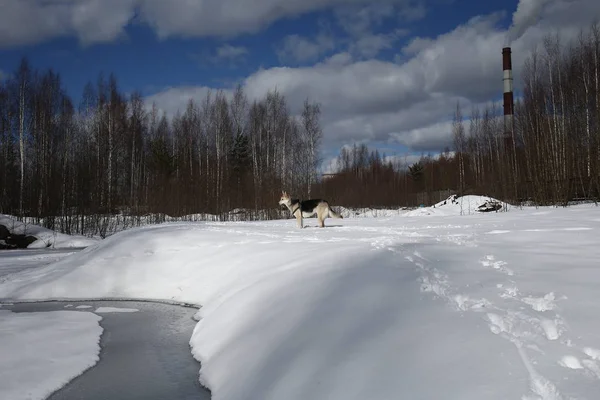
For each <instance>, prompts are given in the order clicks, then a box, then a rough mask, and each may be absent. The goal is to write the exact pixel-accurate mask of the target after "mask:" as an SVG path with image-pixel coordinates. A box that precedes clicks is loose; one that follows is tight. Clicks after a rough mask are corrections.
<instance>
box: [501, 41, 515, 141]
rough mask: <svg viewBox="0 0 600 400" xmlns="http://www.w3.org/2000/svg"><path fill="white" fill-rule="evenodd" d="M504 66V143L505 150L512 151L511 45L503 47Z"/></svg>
mask: <svg viewBox="0 0 600 400" xmlns="http://www.w3.org/2000/svg"><path fill="white" fill-rule="evenodd" d="M502 68H503V70H504V78H503V81H504V145H505V150H506V151H510V150H511V149H512V148H513V140H514V136H513V131H514V125H513V112H514V98H513V73H512V57H511V50H510V47H505V48H503V49H502Z"/></svg>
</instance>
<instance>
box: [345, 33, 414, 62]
mask: <svg viewBox="0 0 600 400" xmlns="http://www.w3.org/2000/svg"><path fill="white" fill-rule="evenodd" d="M406 35H408V31H407V30H404V29H397V30H395V31H393V32H390V33H380V34H372V33H366V34H364V35H362V36H360V37H359V38H357V39H356V41H355V42H354V43H352V44H351V45H350V52H352V53H356V54H357V55H358V56H359V57H364V58H372V57H375V56H377V55H378V54H379V53H380V52H381V51H382V50H389V49H391V48H393V47H394V45H395V44H396V42H397V41H398V39H400V38H401V37H403V36H406Z"/></svg>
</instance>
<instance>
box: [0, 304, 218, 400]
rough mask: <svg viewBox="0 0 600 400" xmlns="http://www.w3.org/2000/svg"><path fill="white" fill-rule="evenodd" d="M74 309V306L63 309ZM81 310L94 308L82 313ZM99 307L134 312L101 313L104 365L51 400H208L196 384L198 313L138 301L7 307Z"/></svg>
mask: <svg viewBox="0 0 600 400" xmlns="http://www.w3.org/2000/svg"><path fill="white" fill-rule="evenodd" d="M67 304H72V305H73V307H70V308H65V305H67ZM78 305H91V306H93V308H88V309H81V310H78V309H76V308H75V307H76V306H78ZM97 307H118V308H135V309H138V310H139V312H133V313H103V314H98V315H100V316H101V317H102V321H100V325H102V327H103V328H104V332H103V333H102V337H101V339H100V346H101V352H100V361H99V362H98V363H97V364H96V365H95V366H94V367H92V368H91V369H89V370H87V371H86V372H84V373H83V375H81V376H79V377H77V378H75V379H74V380H72V381H71V382H70V383H69V384H68V385H67V386H65V387H64V388H62V389H60V390H59V391H57V392H55V393H54V394H53V395H52V396H50V397H49V400H75V399H78V400H79V399H82V400H83V399H85V400H88V399H89V400H135V399H140V400H141V399H145V400H154V399H157V400H158V399H173V400H176V399H177V400H188V399H195V400H207V399H210V392H209V391H208V390H207V389H205V388H203V387H202V386H201V385H200V383H199V382H198V372H199V370H200V364H199V363H198V362H197V361H196V360H194V358H193V357H192V354H191V352H190V347H189V344H188V343H189V340H190V337H191V336H192V330H193V329H194V326H195V324H196V321H194V320H193V319H192V316H193V315H194V313H195V311H196V310H195V309H193V308H186V307H180V306H173V305H167V304H160V303H150V302H148V303H147V302H135V301H91V302H41V303H21V304H14V305H12V306H4V307H2V309H3V310H7V309H8V310H11V311H13V312H40V311H58V310H69V311H84V312H90V311H91V312H93V311H94V310H95V309H96V308H97Z"/></svg>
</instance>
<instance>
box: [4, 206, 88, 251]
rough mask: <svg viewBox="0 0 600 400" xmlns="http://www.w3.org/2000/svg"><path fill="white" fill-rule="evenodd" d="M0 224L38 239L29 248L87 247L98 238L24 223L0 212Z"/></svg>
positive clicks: (16, 232)
mask: <svg viewBox="0 0 600 400" xmlns="http://www.w3.org/2000/svg"><path fill="white" fill-rule="evenodd" d="M0 225H4V226H5V227H6V228H7V229H8V230H9V231H10V233H12V234H18V235H29V236H34V237H36V238H37V239H38V240H36V241H35V242H33V243H31V244H30V245H29V246H28V248H29V249H39V248H45V247H52V248H55V249H61V248H73V247H87V246H89V245H91V244H94V243H96V242H97V241H98V239H93V238H87V237H84V236H71V235H65V234H63V233H58V232H54V231H51V230H50V229H46V228H43V227H41V226H38V225H33V224H24V223H22V222H20V221H17V220H16V219H14V218H11V217H10V216H8V215H4V214H0Z"/></svg>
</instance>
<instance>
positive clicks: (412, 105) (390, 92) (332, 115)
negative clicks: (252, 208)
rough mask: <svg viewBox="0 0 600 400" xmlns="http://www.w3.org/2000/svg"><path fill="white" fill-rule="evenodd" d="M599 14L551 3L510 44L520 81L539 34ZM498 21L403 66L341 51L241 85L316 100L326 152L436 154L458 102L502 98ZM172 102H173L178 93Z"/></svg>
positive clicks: (476, 22) (416, 43) (414, 50)
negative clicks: (379, 148) (347, 148)
mask: <svg viewBox="0 0 600 400" xmlns="http://www.w3.org/2000/svg"><path fill="white" fill-rule="evenodd" d="M522 1H527V0H522ZM599 14H600V2H597V1H596V0H578V1H577V7H574V6H573V3H572V1H571V0H549V1H548V3H547V4H546V5H545V6H544V7H543V8H542V9H541V11H540V15H539V18H538V19H537V20H536V21H534V23H533V25H529V26H528V27H527V28H526V29H525V31H524V32H523V34H522V35H521V36H520V37H519V39H517V40H516V41H515V42H514V43H513V44H512V48H513V67H514V69H515V73H516V74H517V76H518V73H519V72H520V69H521V66H522V65H523V63H524V60H525V58H526V57H527V55H528V54H529V52H530V51H531V50H532V49H533V48H534V46H535V45H537V44H539V43H540V41H541V39H542V38H543V36H544V35H546V34H549V33H554V32H556V31H557V30H560V32H562V33H564V34H565V35H567V36H569V35H571V37H575V35H576V34H577V32H578V31H579V29H581V27H585V26H586V25H588V24H589V23H590V22H591V21H592V19H593V17H594V16H596V15H599ZM500 17H501V14H492V15H488V16H480V17H477V18H473V19H472V20H470V21H468V22H466V23H465V24H463V25H461V26H458V27H456V28H455V29H453V30H452V31H450V32H447V33H445V34H442V35H439V36H437V37H433V38H415V39H413V40H412V41H411V42H410V43H409V44H408V45H407V46H406V47H405V48H404V50H403V58H402V62H400V63H394V62H386V61H381V60H374V59H371V60H357V59H355V58H354V57H353V55H352V54H351V53H349V52H342V53H338V54H336V55H334V56H332V57H330V58H328V59H326V60H323V61H322V62H319V63H316V64H314V65H312V66H310V67H298V68H289V67H279V68H270V69H261V70H259V71H257V72H255V73H254V74H252V75H251V76H249V77H248V78H246V79H245V81H244V87H245V90H246V93H247V94H248V95H249V97H251V98H258V97H262V96H263V95H264V94H265V93H266V92H267V91H269V90H271V89H273V88H277V90H279V91H280V92H281V93H282V94H284V95H285V96H286V98H287V99H288V104H289V105H290V107H291V110H292V111H293V112H298V111H299V110H300V108H301V105H302V102H303V101H304V99H305V98H307V97H308V98H310V99H311V100H313V101H318V102H320V103H321V104H322V111H323V114H322V117H323V132H324V145H325V146H326V147H327V151H328V152H329V153H331V152H332V149H335V148H339V146H341V145H342V144H344V143H349V142H352V141H360V140H363V141H364V140H367V141H369V140H370V141H373V142H374V143H375V142H382V141H383V142H385V141H389V142H393V143H396V144H400V145H403V146H406V147H407V148H408V149H409V150H410V151H415V152H420V151H424V152H428V151H432V152H436V151H438V152H439V151H440V150H442V149H443V148H444V147H445V146H447V145H451V143H452V137H451V129H450V123H449V121H450V120H451V119H452V114H453V112H454V108H455V105H456V101H458V100H460V101H461V104H462V105H463V106H464V109H463V110H464V111H463V113H464V114H465V115H466V114H468V112H469V110H470V107H471V105H472V104H480V103H481V102H487V101H490V100H491V99H494V98H498V97H499V96H500V95H501V93H502V55H501V49H502V47H503V45H504V39H505V36H506V34H507V31H506V30H503V29H501V28H500V27H499V24H498V22H499V18H500ZM520 18H521V17H520ZM517 19H518V18H517ZM172 96H178V91H177V89H172ZM172 96H166V97H172ZM175 103H176V102H174V101H172V100H170V101H169V104H170V107H171V108H176V107H175Z"/></svg>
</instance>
